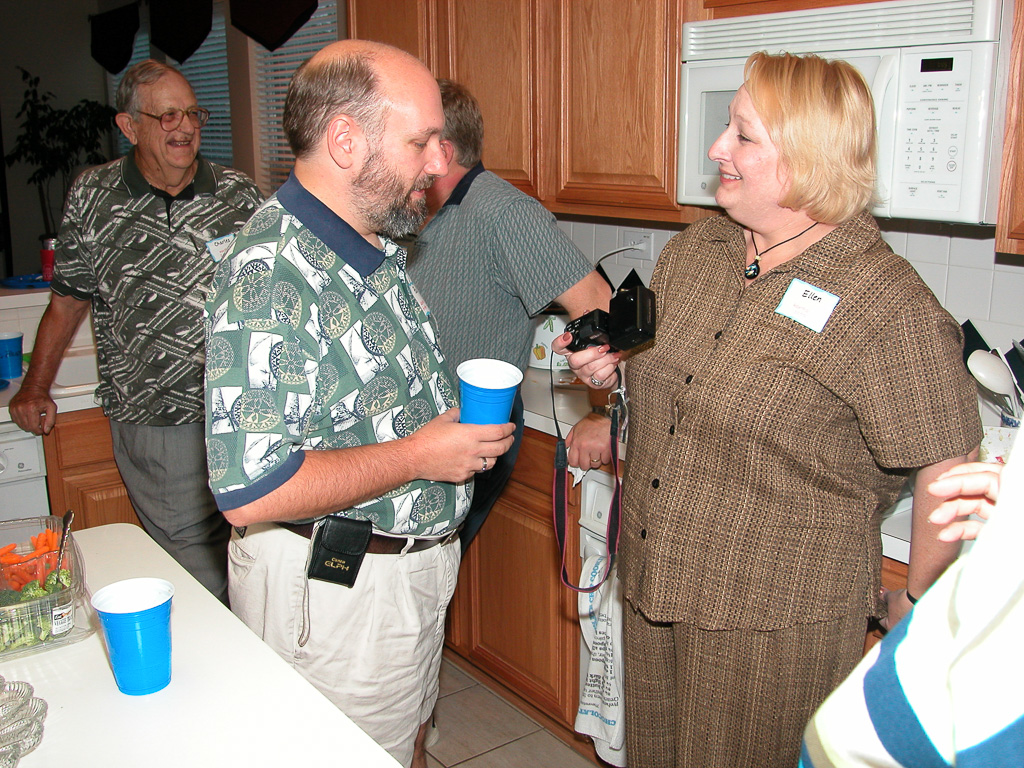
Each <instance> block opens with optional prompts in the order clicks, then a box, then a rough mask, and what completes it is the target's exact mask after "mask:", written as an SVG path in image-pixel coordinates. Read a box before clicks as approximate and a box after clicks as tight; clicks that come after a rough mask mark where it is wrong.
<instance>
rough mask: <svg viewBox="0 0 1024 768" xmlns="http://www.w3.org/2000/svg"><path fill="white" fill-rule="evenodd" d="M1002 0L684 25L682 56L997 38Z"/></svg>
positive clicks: (915, 2) (914, 0)
mask: <svg viewBox="0 0 1024 768" xmlns="http://www.w3.org/2000/svg"><path fill="white" fill-rule="evenodd" d="M999 3H1000V0H893V1H892V2H881V3H866V4H863V5H847V6H839V7H833V8H818V9H810V10H803V11H787V12H783V13H770V14H761V15H758V16H745V17H741V18H729V19H715V20H713V21H698V22H691V23H687V24H684V25H683V61H698V60H707V59H731V58H741V57H742V58H745V57H746V56H748V55H750V54H751V53H753V52H754V51H760V50H766V51H768V52H769V53H779V52H780V51H782V50H786V51H789V52H791V53H813V52H815V51H843V50H849V49H853V48H857V49H867V48H908V47H912V46H916V45H934V44H939V43H977V42H987V41H997V40H998V39H999V10H1000V9H999Z"/></svg>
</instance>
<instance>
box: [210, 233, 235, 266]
mask: <svg viewBox="0 0 1024 768" xmlns="http://www.w3.org/2000/svg"><path fill="white" fill-rule="evenodd" d="M234 242H235V236H234V235H222V236H221V237H218V238H217V239H215V240H210V241H209V242H208V243H207V244H206V250H207V251H209V253H210V257H211V258H212V259H213V261H214V263H216V262H218V261H220V260H221V259H223V258H224V257H225V256H226V255H227V253H228V251H230V250H231V245H232V244H233V243H234Z"/></svg>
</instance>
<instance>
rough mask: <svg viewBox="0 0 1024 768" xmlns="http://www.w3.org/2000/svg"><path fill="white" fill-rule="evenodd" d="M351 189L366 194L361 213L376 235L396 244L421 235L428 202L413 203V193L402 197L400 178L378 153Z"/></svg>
mask: <svg viewBox="0 0 1024 768" xmlns="http://www.w3.org/2000/svg"><path fill="white" fill-rule="evenodd" d="M428 178H429V179H430V180H431V181H433V178H432V177H428ZM352 186H353V187H355V189H357V190H359V191H361V192H363V193H364V195H365V196H364V197H363V198H362V199H361V200H360V202H359V212H360V214H361V215H362V216H363V219H364V221H365V222H366V224H367V226H368V227H369V228H370V229H371V230H373V231H374V232H376V233H377V234H380V235H384V236H385V237H388V238H391V239H392V240H396V239H398V238H401V237H405V236H406V235H411V234H413V233H415V232H418V231H419V228H420V227H421V226H422V225H423V222H424V221H426V220H427V215H428V214H429V211H428V210H427V201H426V200H425V199H424V200H420V201H418V202H413V201H412V199H411V194H412V193H411V192H410V193H407V194H405V195H404V196H402V189H403V184H402V180H401V178H400V177H399V175H398V174H397V173H396V172H395V171H394V169H392V168H390V167H389V166H388V165H387V163H386V162H385V161H384V160H383V158H381V156H380V154H379V153H377V152H373V153H371V155H370V157H369V158H368V159H367V161H366V165H364V166H363V169H362V170H361V171H360V172H359V176H357V177H356V179H355V181H354V182H353V183H352ZM418 186H419V185H418V184H417V187H418ZM426 186H430V185H429V184H427V185H426Z"/></svg>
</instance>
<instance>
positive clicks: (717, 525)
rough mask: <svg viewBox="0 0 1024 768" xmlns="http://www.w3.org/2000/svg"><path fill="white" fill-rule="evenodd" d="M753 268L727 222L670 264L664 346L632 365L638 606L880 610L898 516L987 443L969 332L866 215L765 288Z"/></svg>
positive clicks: (661, 266) (630, 508)
mask: <svg viewBox="0 0 1024 768" xmlns="http://www.w3.org/2000/svg"><path fill="white" fill-rule="evenodd" d="M745 257H746V246H745V243H744V239H743V231H742V229H741V228H740V227H739V225H737V224H735V223H734V222H733V221H731V220H730V219H728V218H727V217H724V216H720V217H716V218H711V219H706V220H704V221H701V222H699V223H697V224H693V225H691V226H690V227H688V228H687V229H686V230H685V231H684V232H683V233H681V234H679V235H677V236H675V237H674V238H673V239H672V240H671V241H670V242H669V243H668V245H667V246H666V247H665V249H664V251H663V252H662V254H661V256H660V258H659V259H658V264H657V266H656V267H655V272H654V279H653V281H652V288H653V289H654V291H655V293H656V294H657V296H658V338H657V340H656V341H655V343H654V345H653V346H652V347H651V348H649V349H646V350H645V351H643V352H641V353H639V354H638V355H636V356H635V357H634V358H632V359H631V360H630V361H629V363H628V365H627V367H626V379H627V385H628V390H629V395H630V398H631V400H632V403H631V406H630V422H631V431H630V442H629V455H628V457H627V460H626V473H625V477H624V489H623V529H622V538H621V548H620V552H621V560H620V561H619V576H620V578H622V581H623V594H624V595H625V596H626V598H627V599H629V601H630V602H631V603H632V604H633V605H634V606H636V607H637V608H639V609H640V610H641V611H643V613H644V615H645V616H647V617H648V618H649V619H651V620H653V621H680V622H685V623H687V624H691V625H695V626H698V627H701V628H704V629H738V628H745V629H765V630H768V629H779V628H783V627H792V626H795V625H798V624H803V623H808V622H814V621H823V620H827V619H832V618H836V617H838V616H841V615H852V614H853V613H854V612H857V611H862V612H863V613H862V615H864V616H865V617H866V616H869V615H872V614H874V613H875V611H876V608H877V606H876V601H877V595H878V580H879V574H880V571H881V536H880V532H879V527H880V520H881V512H882V511H883V510H885V509H886V508H887V507H889V506H890V505H891V504H892V503H893V502H894V501H895V500H896V497H897V495H898V493H899V491H900V488H901V487H902V485H903V484H904V482H905V480H906V477H907V475H908V473H909V471H910V470H911V469H914V468H917V467H922V466H925V465H928V464H933V463H935V462H938V461H943V460H945V459H949V458H953V457H956V456H961V455H964V454H966V453H967V452H968V451H970V450H971V449H973V448H975V447H976V446H977V445H978V443H979V442H980V439H981V424H980V419H979V415H978V401H977V392H976V389H975V386H974V382H973V379H971V377H970V375H969V374H968V373H967V370H966V369H965V367H964V364H963V357H962V344H963V335H962V333H961V331H960V327H959V325H958V324H957V322H956V320H955V319H954V318H953V317H951V316H950V315H949V313H948V312H946V311H945V310H944V309H943V308H942V307H941V306H940V305H939V303H938V301H937V300H936V299H935V296H934V295H933V294H932V292H931V291H930V290H929V289H928V286H927V285H925V283H924V282H923V281H922V280H921V278H920V277H919V276H918V274H917V273H916V272H915V271H914V268H913V267H912V266H911V265H910V264H909V263H908V262H907V261H906V260H905V259H903V258H901V257H899V256H897V255H896V254H894V253H893V252H892V250H891V249H890V248H889V246H888V245H886V243H885V242H884V241H883V240H882V238H881V235H880V233H879V231H878V226H877V225H876V224H875V221H874V219H872V218H871V216H869V215H867V214H862V215H861V216H858V217H856V218H854V219H852V220H851V221H848V222H846V223H845V224H843V225H842V226H840V227H838V228H836V229H835V230H833V231H832V232H830V233H829V234H828V235H826V236H825V237H824V238H822V239H821V240H819V241H818V242H816V243H814V244H813V245H811V246H810V247H809V248H808V249H807V250H806V251H805V252H804V253H802V254H801V255H799V256H797V257H795V258H793V259H791V260H790V261H787V262H785V263H784V264H781V265H779V266H777V267H774V268H773V269H771V270H769V271H767V272H765V273H763V274H762V275H761V276H760V277H759V278H758V279H757V280H755V281H754V282H752V283H751V284H750V285H746V282H745V280H744V279H743V268H744V266H745ZM794 292H795V293H796V297H795V298H794ZM830 297H831V298H830ZM833 300H835V301H834V302H833Z"/></svg>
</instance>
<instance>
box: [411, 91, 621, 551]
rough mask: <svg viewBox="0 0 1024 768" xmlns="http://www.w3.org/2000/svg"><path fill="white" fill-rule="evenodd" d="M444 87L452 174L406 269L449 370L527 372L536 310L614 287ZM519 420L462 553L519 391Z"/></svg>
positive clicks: (597, 303) (440, 187) (431, 197)
mask: <svg viewBox="0 0 1024 768" xmlns="http://www.w3.org/2000/svg"><path fill="white" fill-rule="evenodd" d="M438 85H439V86H440V87H441V101H442V104H443V106H444V117H445V127H444V133H442V135H441V147H442V149H443V150H444V152H445V159H446V160H447V161H448V175H447V176H444V177H442V178H439V179H437V180H436V181H435V182H434V185H433V186H432V187H431V188H430V189H428V190H427V204H428V206H429V207H430V210H431V211H432V212H434V213H435V215H434V217H433V219H431V221H430V223H428V224H427V226H426V227H425V228H424V229H423V231H422V232H421V233H420V235H419V237H418V238H417V241H416V246H415V250H414V251H413V254H412V256H411V261H410V266H409V273H410V275H411V277H412V280H413V282H414V283H415V284H416V287H417V288H419V289H420V290H421V291H422V292H423V295H424V297H425V298H426V300H427V303H428V304H429V305H430V309H431V311H432V312H433V314H434V316H435V318H436V320H437V326H438V333H439V334H440V342H441V348H442V349H443V350H444V353H445V355H447V356H448V359H449V360H450V361H451V363H452V370H454V369H455V368H456V367H457V366H458V365H459V363H461V362H462V361H464V360H469V359H472V358H475V357H493V358H498V359H500V360H505V361H506V362H509V363H511V364H512V365H515V366H518V367H519V368H521V369H525V368H526V365H527V363H528V362H529V355H530V342H531V339H532V335H533V326H532V323H531V318H532V317H533V316H534V315H536V314H537V313H538V312H540V311H541V310H542V309H544V307H546V306H547V305H548V304H550V303H551V302H552V301H557V302H558V303H559V304H560V305H561V306H562V307H563V308H564V309H565V310H566V311H567V312H568V313H569V315H570V316H571V317H573V318H576V317H579V316H580V315H583V314H585V313H586V312H588V311H590V310H592V309H605V310H606V309H608V301H609V299H610V298H611V289H610V287H609V285H608V283H607V282H606V281H605V279H604V278H603V277H601V275H599V274H598V273H597V272H595V271H594V270H593V267H592V266H591V264H590V262H589V261H587V258H586V256H584V255H583V254H582V253H581V252H580V250H579V249H578V248H577V247H576V246H575V245H574V244H573V242H572V240H570V239H569V237H568V236H567V235H566V234H565V233H564V232H563V231H562V230H561V229H559V228H558V222H557V221H556V220H555V217H554V216H552V215H551V213H550V212H549V211H548V210H547V209H545V208H544V206H542V205H541V204H540V203H539V202H537V201H536V200H534V199H533V198H532V197H529V196H528V195H525V194H523V193H522V192H520V191H519V190H518V189H516V188H515V187H513V186H512V185H511V184H509V183H508V182H507V181H504V180H503V179H501V178H500V177H498V176H496V175H495V174H493V173H491V172H490V171H487V170H485V169H484V166H483V163H481V162H480V156H481V153H482V151H483V134H484V124H483V117H482V116H481V114H480V107H479V106H478V105H477V102H476V99H475V98H473V95H472V94H471V93H470V92H469V91H468V90H467V89H466V88H465V86H462V85H460V84H459V83H455V82H452V81H451V80H443V79H442V80H438ZM512 420H513V421H514V422H515V424H516V433H515V435H516V441H515V443H514V444H513V446H512V449H511V450H509V452H508V453H506V454H505V455H504V456H501V457H499V458H498V460H497V462H495V465H494V467H493V469H491V470H489V471H487V472H484V473H482V474H480V475H478V476H477V479H476V490H475V491H474V493H473V504H472V507H471V508H470V511H469V516H468V517H467V518H466V522H465V523H464V525H463V527H462V532H461V534H460V536H461V539H462V548H463V550H465V549H466V547H468V546H469V543H470V541H472V539H473V537H474V536H475V535H476V533H477V531H479V530H480V526H481V525H483V522H484V520H485V519H486V517H487V514H488V513H489V512H490V510H491V507H492V506H493V505H494V502H495V501H496V500H497V498H498V496H499V495H500V494H501V491H502V489H503V488H504V487H505V483H506V482H507V481H508V478H509V476H510V475H511V474H512V467H513V465H514V464H515V460H516V456H517V455H518V453H519V444H520V442H521V440H522V436H523V401H522V397H520V396H518V395H517V397H516V402H515V405H514V406H513V411H512Z"/></svg>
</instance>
